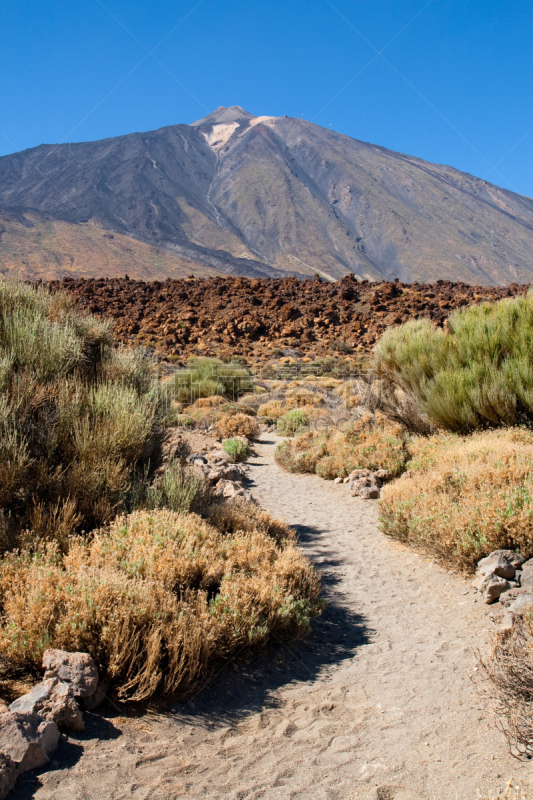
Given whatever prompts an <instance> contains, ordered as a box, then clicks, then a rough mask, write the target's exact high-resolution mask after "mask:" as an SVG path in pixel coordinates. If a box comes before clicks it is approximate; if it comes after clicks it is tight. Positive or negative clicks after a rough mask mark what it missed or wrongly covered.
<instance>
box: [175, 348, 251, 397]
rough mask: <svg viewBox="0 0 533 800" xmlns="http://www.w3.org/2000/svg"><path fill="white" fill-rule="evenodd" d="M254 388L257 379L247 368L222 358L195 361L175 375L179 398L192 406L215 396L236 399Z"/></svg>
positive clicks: (190, 360) (193, 359)
mask: <svg viewBox="0 0 533 800" xmlns="http://www.w3.org/2000/svg"><path fill="white" fill-rule="evenodd" d="M253 388H254V383H253V378H252V376H251V374H250V371H249V370H248V369H247V368H246V367H244V366H242V365H241V364H236V363H228V364H226V363H224V362H223V361H221V360H220V359H218V358H191V359H189V360H188V361H187V366H186V368H185V369H184V370H180V371H179V372H176V374H175V376H174V394H175V397H176V399H177V400H180V401H182V402H187V403H190V404H192V403H194V402H195V401H196V400H198V399H199V398H203V397H211V396H214V395H223V396H224V397H225V398H226V399H228V400H236V399H237V398H238V397H240V396H241V395H244V394H246V393H247V392H251V391H252V390H253Z"/></svg>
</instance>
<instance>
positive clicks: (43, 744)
mask: <svg viewBox="0 0 533 800" xmlns="http://www.w3.org/2000/svg"><path fill="white" fill-rule="evenodd" d="M43 668H44V669H45V677H44V680H43V681H41V682H40V683H37V684H36V685H35V686H34V687H33V689H32V690H31V692H28V693H27V694H24V695H22V696H21V697H19V698H17V700H14V701H13V702H12V703H11V705H10V706H9V708H8V707H7V706H6V705H5V704H4V703H0V800H3V798H5V797H7V795H8V793H9V792H10V791H11V789H12V788H13V786H14V785H15V782H16V780H17V777H18V776H19V775H20V774H21V773H23V772H27V771H28V770H32V769H38V768H39V767H42V766H44V765H45V764H47V763H48V761H49V760H50V754H51V753H52V752H53V750H55V748H56V747H57V745H58V742H59V736H60V733H59V728H60V727H62V728H66V729H67V730H73V731H83V730H84V727H85V726H84V722H83V716H82V712H81V709H80V707H79V705H78V702H77V701H78V700H85V702H86V703H87V705H90V706H91V707H95V706H96V704H97V702H98V701H101V700H102V699H103V695H102V696H101V697H100V696H99V695H98V691H99V689H100V688H101V687H99V682H98V670H97V669H96V665H95V663H94V661H93V659H92V658H91V656H90V655H89V654H88V653H67V652H65V651H64V650H45V652H44V655H43ZM101 694H102V693H101ZM92 698H95V699H96V701H97V702H94V701H93V703H91V699H92Z"/></svg>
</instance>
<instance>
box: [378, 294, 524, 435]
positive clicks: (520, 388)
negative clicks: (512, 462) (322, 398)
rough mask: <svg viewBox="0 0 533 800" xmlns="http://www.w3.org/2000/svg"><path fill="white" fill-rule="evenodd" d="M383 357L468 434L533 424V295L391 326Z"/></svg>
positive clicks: (429, 410)
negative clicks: (445, 320) (443, 323)
mask: <svg viewBox="0 0 533 800" xmlns="http://www.w3.org/2000/svg"><path fill="white" fill-rule="evenodd" d="M375 358H376V362H377V363H378V364H379V366H380V368H381V370H382V371H383V372H384V374H385V375H386V376H387V377H388V378H389V379H390V380H392V381H393V383H394V384H395V385H397V386H399V387H401V388H402V389H403V390H405V391H406V392H408V393H410V394H411V395H413V396H414V397H415V398H416V399H417V401H418V403H419V405H420V408H421V409H422V411H423V412H424V414H425V415H426V417H427V418H428V419H429V420H430V421H431V422H432V423H434V424H435V425H437V426H438V427H441V428H444V429H446V430H451V431H456V432H468V431H471V430H475V429H479V428H484V427H502V426H513V425H517V424H527V425H528V426H531V425H533V293H532V292H531V291H530V292H528V294H527V295H525V296H521V297H514V298H510V299H505V300H500V301H498V302H496V303H482V304H480V305H477V306H472V307H470V308H467V309H463V310H460V311H456V312H454V313H453V314H452V315H451V316H450V318H449V332H446V331H444V330H441V329H437V328H435V327H434V326H433V325H432V324H431V323H430V322H429V321H428V320H416V321H411V322H408V323H406V324H405V325H400V326H399V327H397V328H391V329H390V330H388V331H386V332H385V333H384V334H383V336H382V337H381V339H380V340H379V342H378V344H377V347H376V351H375Z"/></svg>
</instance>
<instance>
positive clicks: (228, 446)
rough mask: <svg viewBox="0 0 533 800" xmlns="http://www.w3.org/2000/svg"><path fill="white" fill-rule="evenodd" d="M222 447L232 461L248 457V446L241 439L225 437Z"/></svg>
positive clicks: (244, 459)
mask: <svg viewBox="0 0 533 800" xmlns="http://www.w3.org/2000/svg"><path fill="white" fill-rule="evenodd" d="M222 449H223V450H225V451H226V453H227V454H228V455H229V456H230V458H231V460H232V461H234V462H239V461H246V459H247V458H249V457H250V446H249V444H248V442H247V441H245V440H243V439H237V438H236V437H234V438H233V439H226V440H225V441H224V442H222Z"/></svg>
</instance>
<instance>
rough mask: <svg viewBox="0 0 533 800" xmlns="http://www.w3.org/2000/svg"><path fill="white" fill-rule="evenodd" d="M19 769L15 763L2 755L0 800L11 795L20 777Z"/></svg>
mask: <svg viewBox="0 0 533 800" xmlns="http://www.w3.org/2000/svg"><path fill="white" fill-rule="evenodd" d="M18 773H19V771H18V768H17V765H16V764H15V762H14V761H12V760H11V758H9V756H6V754H5V753H0V800H4V798H5V797H7V795H8V794H9V792H10V791H11V789H12V788H13V786H14V785H15V781H16V780H17V776H18Z"/></svg>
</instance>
